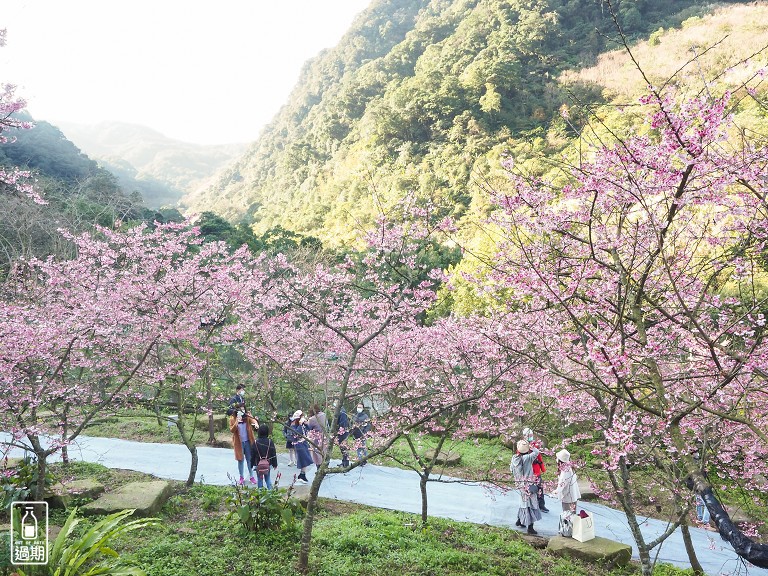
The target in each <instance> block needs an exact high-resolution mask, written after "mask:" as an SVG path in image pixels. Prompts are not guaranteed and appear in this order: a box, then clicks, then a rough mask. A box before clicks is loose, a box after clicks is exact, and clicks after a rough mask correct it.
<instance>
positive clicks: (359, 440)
mask: <svg viewBox="0 0 768 576" xmlns="http://www.w3.org/2000/svg"><path fill="white" fill-rule="evenodd" d="M370 430H371V417H370V416H369V415H368V412H366V411H365V406H363V403H362V402H361V403H360V404H358V405H357V412H356V413H355V416H354V422H353V423H352V436H354V438H355V447H356V448H357V459H358V461H361V462H362V466H365V459H366V458H367V457H368V445H367V443H368V432H370Z"/></svg>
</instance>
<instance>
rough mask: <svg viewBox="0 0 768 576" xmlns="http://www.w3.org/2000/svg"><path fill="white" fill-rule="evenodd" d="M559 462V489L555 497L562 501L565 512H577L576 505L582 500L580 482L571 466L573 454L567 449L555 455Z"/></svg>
mask: <svg viewBox="0 0 768 576" xmlns="http://www.w3.org/2000/svg"><path fill="white" fill-rule="evenodd" d="M555 460H557V471H558V477H557V489H556V490H555V497H556V498H557V499H559V500H560V502H561V504H562V506H563V512H576V505H577V503H578V501H579V498H581V491H580V490H579V482H578V478H577V477H576V473H575V472H574V471H573V466H572V465H571V453H570V452H568V450H566V449H565V448H563V449H562V450H560V452H558V453H557V454H555Z"/></svg>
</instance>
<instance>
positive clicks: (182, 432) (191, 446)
mask: <svg viewBox="0 0 768 576" xmlns="http://www.w3.org/2000/svg"><path fill="white" fill-rule="evenodd" d="M182 397H183V395H182V393H181V391H179V411H178V418H177V419H176V428H177V429H178V431H179V436H181V441H182V442H183V443H184V446H186V447H187V449H188V450H189V453H190V454H191V455H192V462H191V464H190V465H189V476H187V486H192V485H193V484H194V483H195V475H196V474H197V446H195V442H194V440H193V438H192V436H193V435H194V432H195V426H194V425H193V426H192V433H191V434H187V427H186V426H185V425H184V409H183V406H184V405H183V403H182Z"/></svg>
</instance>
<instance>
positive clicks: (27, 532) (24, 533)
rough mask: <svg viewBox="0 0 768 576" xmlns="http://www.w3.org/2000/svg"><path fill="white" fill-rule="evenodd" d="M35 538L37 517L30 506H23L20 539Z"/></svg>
mask: <svg viewBox="0 0 768 576" xmlns="http://www.w3.org/2000/svg"><path fill="white" fill-rule="evenodd" d="M36 538H37V518H36V517H35V509H34V508H33V507H32V506H24V516H22V518H21V539H22V540H35V539H36Z"/></svg>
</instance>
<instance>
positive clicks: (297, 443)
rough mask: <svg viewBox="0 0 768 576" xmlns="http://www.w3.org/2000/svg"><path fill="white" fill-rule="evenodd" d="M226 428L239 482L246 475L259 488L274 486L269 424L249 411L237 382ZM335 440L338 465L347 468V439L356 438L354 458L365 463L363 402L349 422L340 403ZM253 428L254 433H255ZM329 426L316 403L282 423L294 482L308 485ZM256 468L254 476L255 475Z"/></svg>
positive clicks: (324, 447) (323, 451) (366, 418)
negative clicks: (306, 410) (296, 470)
mask: <svg viewBox="0 0 768 576" xmlns="http://www.w3.org/2000/svg"><path fill="white" fill-rule="evenodd" d="M227 416H229V430H230V432H232V446H233V447H234V451H235V460H237V469H238V473H239V475H240V478H239V480H238V483H239V484H240V485H243V484H245V482H246V478H249V480H250V483H251V484H255V485H257V486H258V487H259V488H262V487H264V486H266V487H267V488H268V489H270V490H271V489H272V488H273V484H272V479H271V472H272V469H275V470H277V450H276V447H275V443H274V442H273V441H272V439H271V438H270V429H269V425H268V424H266V423H262V424H259V421H258V419H257V418H256V417H255V416H253V414H251V412H250V411H249V410H248V408H247V406H246V402H245V386H243V385H242V384H239V385H238V386H237V388H236V389H235V395H234V396H232V398H230V400H229V407H228V408H227ZM337 424H338V426H337V430H338V432H337V435H336V439H337V442H338V445H339V449H340V450H341V457H342V458H341V466H342V467H345V468H346V467H347V466H349V465H350V461H349V445H348V438H349V436H350V434H351V435H352V437H353V438H354V439H355V448H356V449H357V459H358V460H360V461H361V464H363V465H364V464H365V459H366V458H367V456H368V447H367V435H368V432H370V430H371V425H372V424H371V417H370V415H369V414H368V412H367V411H366V410H365V407H364V406H363V404H362V403H359V404H358V405H357V411H356V413H355V415H354V416H353V418H352V420H351V421H350V419H349V417H348V415H347V412H346V410H345V409H344V407H343V406H342V408H341V410H340V413H339V418H338V422H337ZM254 430H255V431H256V434H254ZM329 433H330V427H329V423H328V418H327V417H326V415H325V412H323V411H322V410H321V408H320V406H319V405H317V404H314V405H313V406H312V407H311V408H310V409H309V410H308V412H307V414H304V412H303V411H302V410H296V411H295V412H293V414H292V415H291V416H290V417H289V418H288V419H287V420H286V421H285V423H284V424H283V436H284V437H285V447H286V449H287V450H288V458H289V465H290V466H296V468H298V470H299V474H298V476H297V477H296V483H298V484H307V483H308V482H309V480H308V479H307V468H308V467H309V466H311V465H312V464H314V465H315V466H316V467H317V468H320V465H321V464H322V463H323V460H324V459H325V457H326V454H327V451H328V448H329ZM254 471H255V475H254Z"/></svg>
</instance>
